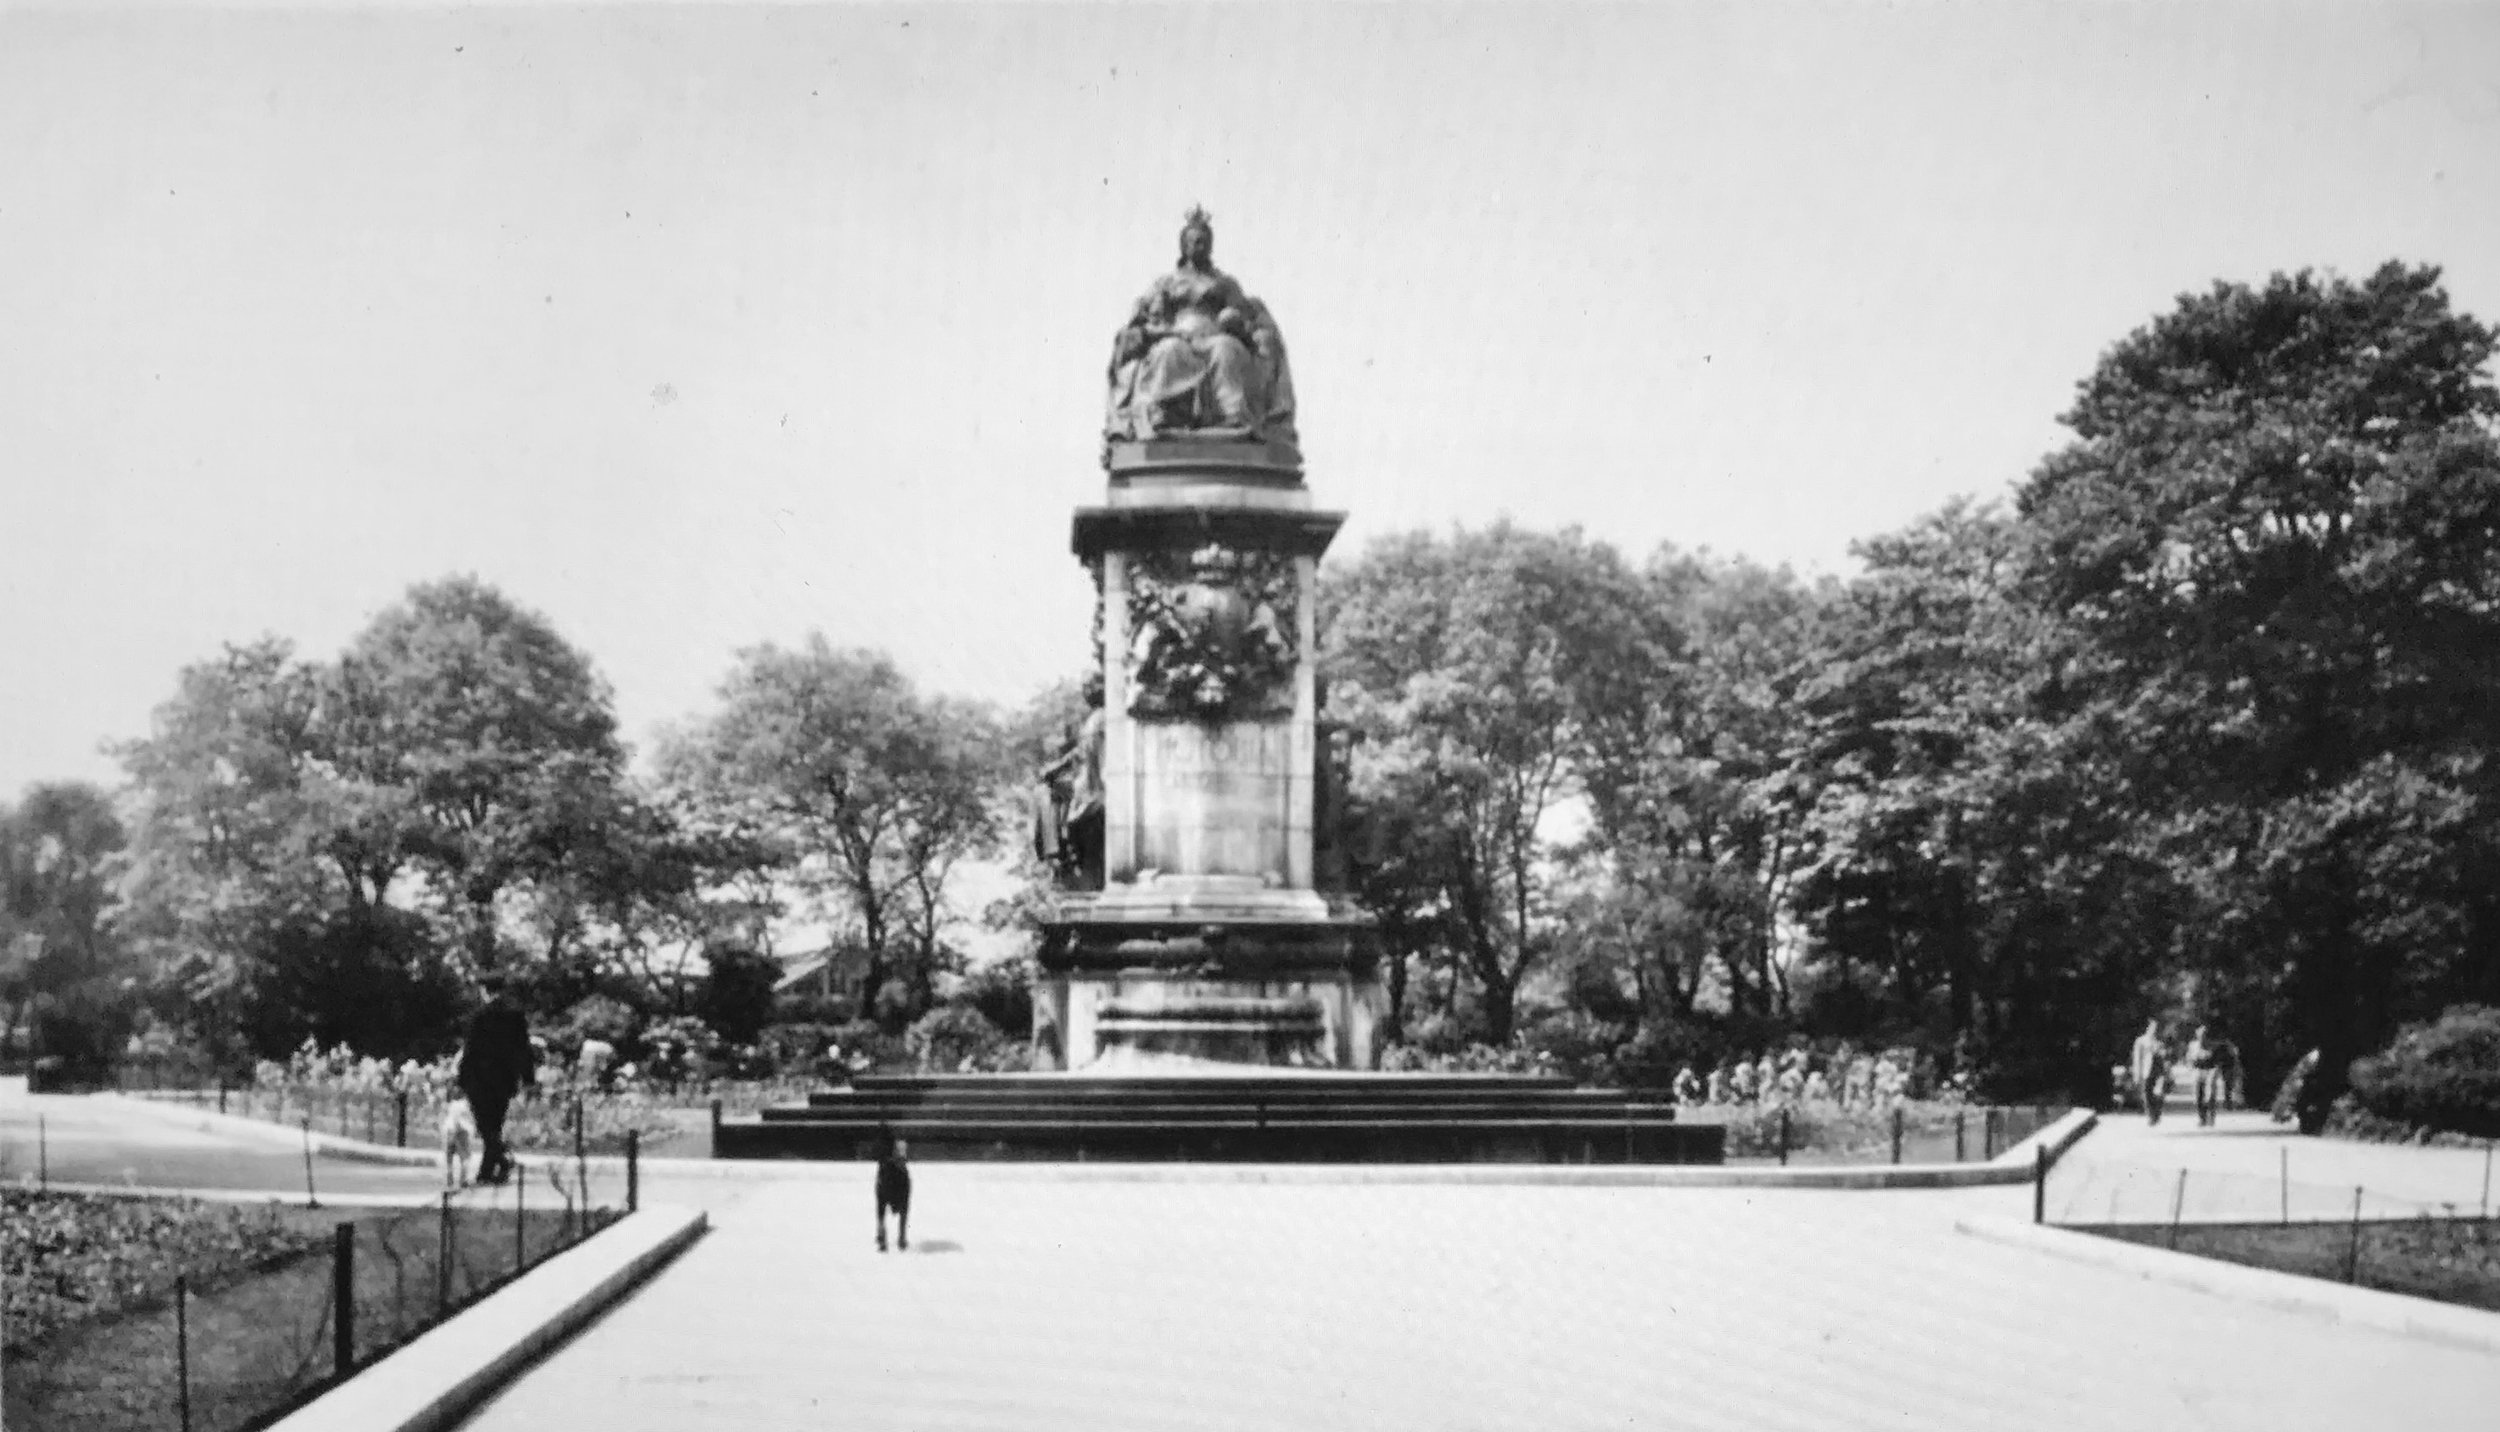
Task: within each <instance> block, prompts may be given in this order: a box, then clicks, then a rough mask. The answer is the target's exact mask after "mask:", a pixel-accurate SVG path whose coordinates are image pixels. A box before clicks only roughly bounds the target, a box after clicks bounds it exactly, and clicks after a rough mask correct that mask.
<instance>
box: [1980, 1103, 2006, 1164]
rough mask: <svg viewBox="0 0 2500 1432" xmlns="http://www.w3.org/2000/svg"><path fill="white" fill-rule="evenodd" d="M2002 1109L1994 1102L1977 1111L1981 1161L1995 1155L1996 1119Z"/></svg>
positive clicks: (2000, 1115)
mask: <svg viewBox="0 0 2500 1432" xmlns="http://www.w3.org/2000/svg"><path fill="white" fill-rule="evenodd" d="M2003 1114H2004V1111H2003V1110H2002V1109H1999V1108H1998V1107H1997V1106H1995V1105H1994V1104H1991V1105H1989V1106H1988V1107H1987V1108H1985V1109H1982V1110H1980V1111H1979V1158H1980V1161H1981V1162H1982V1163H1985V1162H1986V1161H1988V1160H1989V1159H1992V1158H1995V1157H1996V1156H1997V1120H1998V1119H1999V1118H2000V1117H2002V1115H2003Z"/></svg>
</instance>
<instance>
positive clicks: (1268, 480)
mask: <svg viewBox="0 0 2500 1432" xmlns="http://www.w3.org/2000/svg"><path fill="white" fill-rule="evenodd" d="M1105 465H1106V467H1107V468H1108V469H1109V472H1110V485H1109V489H1108V491H1107V492H1106V494H1105V500H1104V503H1103V505H1102V506H1100V507H1089V508H1082V509H1079V511H1078V512H1077V514H1076V522H1075V534H1074V547H1075V550H1076V555H1077V556H1078V558H1079V559H1080V560H1082V561H1084V562H1085V563H1086V565H1087V566H1088V568H1089V569H1091V570H1092V571H1093V572H1094V573H1095V575H1096V578H1097V581H1098V584H1099V588H1100V604H1099V607H1098V609H1097V613H1096V616H1097V631H1098V635H1099V640H1100V657H1099V659H1100V660H1101V663H1102V678H1103V679H1102V691H1103V720H1102V727H1101V729H1102V751H1101V755H1100V758H1099V759H1100V769H1101V779H1102V843H1103V850H1102V861H1101V868H1102V872H1103V883H1102V888H1101V889H1099V890H1090V891H1066V892H1062V894H1061V896H1060V897H1059V900H1058V903H1057V908H1056V909H1055V911H1054V914H1053V917H1052V918H1051V919H1050V920H1049V921H1047V922H1046V923H1045V926H1044V936H1043V943H1042V950H1041V965H1042V973H1043V978H1042V980H1041V982H1040V988H1039V989H1038V990H1037V999H1036V1005H1037V1008H1036V1013H1035V1039H1036V1049H1035V1055H1036V1065H1037V1067H1057V1068H1063V1069H1070V1070H1095V1071H1097V1072H1111V1071H1113V1070H1117V1069H1140V1070H1154V1071H1156V1072H1168V1071H1170V1070H1172V1069H1174V1068H1188V1067H1205V1068H1208V1069H1210V1070H1212V1071H1220V1070H1221V1069H1222V1068H1224V1067H1227V1066H1248V1067H1277V1066H1284V1067H1306V1068H1328V1069H1368V1068H1371V1067H1373V1063H1374V1058H1375V1047H1374V1036H1373V1030H1374V1025H1375V1021H1376V1018H1377V1016H1378V1014H1379V1012H1380V1011H1381V1010H1382V1009H1383V1007H1384V999H1383V995H1382V990H1381V986H1380V982H1379V976H1378V971H1377V963H1378V957H1377V950H1376V942H1375V940H1374V938H1373V932H1372V927H1371V924H1370V922H1369V921H1368V920H1367V919H1365V918H1364V917H1362V916H1361V915H1359V914H1357V913H1355V912H1354V911H1353V910H1352V909H1351V908H1350V907H1349V906H1348V905H1347V904H1346V903H1345V901H1344V900H1343V898H1342V896H1338V895H1335V894H1333V893H1332V892H1327V891H1323V890H1322V889H1320V888H1319V886H1320V879H1319V876H1320V871H1319V869H1318V867H1317V864H1316V863H1315V860H1314V847H1315V843H1316V842H1315V835H1316V833H1317V827H1318V824H1319V822H1321V821H1322V820H1323V819H1325V812H1324V811H1323V810H1322V808H1321V807H1322V801H1321V798H1320V792H1321V784H1322V783H1321V778H1320V763H1321V761H1322V759H1323V751H1322V749H1321V743H1320V740H1319V710H1318V704H1319V673H1318V668H1317V664H1316V648H1317V636H1318V609H1317V593H1316V590H1315V583H1316V577H1317V573H1318V566H1319V558H1320V555H1321V553H1323V552H1324V551H1325V550H1326V549H1327V546H1328V543H1329V541H1330V539H1331V538H1333V537H1334V536H1335V535H1336V531H1337V528H1338V526H1339V524H1341V523H1342V522H1343V521H1344V514H1342V513H1336V512H1323V511H1318V510H1315V509H1314V507H1313V506H1312V502H1311V495H1310V491H1309V489H1308V488H1307V487H1305V486H1304V485H1303V482H1302V474H1301V472H1300V469H1299V467H1298V465H1297V462H1296V459H1295V458H1294V457H1293V455H1292V453H1291V452H1290V450H1288V449H1284V448H1281V447H1275V446H1271V445H1268V444H1264V443H1257V442H1242V441H1236V442H1223V441H1208V440H1196V441H1171V442H1154V443H1114V444H1113V445H1112V446H1111V449H1110V451H1109V453H1108V455H1107V460H1106V464H1105Z"/></svg>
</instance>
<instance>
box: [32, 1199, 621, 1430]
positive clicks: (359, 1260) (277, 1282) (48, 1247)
mask: <svg viewBox="0 0 2500 1432" xmlns="http://www.w3.org/2000/svg"><path fill="white" fill-rule="evenodd" d="M553 1187H554V1185H553V1181H552V1180H545V1181H543V1183H542V1187H541V1188H540V1189H534V1190H532V1191H531V1193H530V1195H529V1200H528V1212H527V1213H526V1215H523V1214H521V1213H519V1211H518V1210H517V1208H516V1207H515V1206H514V1205H513V1204H512V1203H510V1202H509V1201H507V1200H505V1199H504V1198H502V1197H501V1196H500V1195H499V1194H487V1195H479V1196H472V1197H469V1198H463V1199H453V1200H447V1201H445V1202H444V1203H442V1204H439V1205H434V1206H427V1207H420V1208H414V1209H371V1208H367V1209H356V1210H332V1209H307V1208H297V1207H281V1206H279V1205H276V1204H267V1205H262V1206H259V1207H255V1208H246V1207H241V1206H236V1205H220V1204H203V1203H197V1202H189V1201H184V1200H177V1199H141V1198H103V1197H96V1196H92V1195H77V1194H55V1193H36V1192H33V1191H31V1190H21V1191H11V1192H9V1193H8V1195H7V1199H8V1201H7V1204H6V1213H7V1229H6V1232H7V1240H6V1243H7V1250H8V1264H9V1266H8V1273H9V1295H10V1300H9V1309H8V1313H9V1344H8V1347H7V1350H6V1353H5V1356H6V1358H7V1361H8V1369H7V1375H6V1399H7V1402H6V1409H5V1415H4V1416H0V1421H5V1423H6V1424H7V1425H9V1426H15V1427H41V1428H46V1429H50V1432H137V1429H142V1428H148V1429H155V1428H165V1427H173V1426H179V1425H188V1426H189V1427H191V1428H192V1429H194V1432H221V1429H229V1428H232V1429H243V1428H251V1427H257V1426H261V1425H264V1424H265V1423H266V1422H267V1421H268V1420H269V1419H271V1418H272V1417H274V1416H276V1415H278V1414H280V1413H283V1412H284V1411H286V1410H288V1409H290V1408H292V1407H294V1406H296V1405H298V1404H300V1403H302V1402H304V1401H306V1400H307V1399H309V1398H311V1397H313V1396H316V1395H318V1394H319V1393H320V1392H321V1391H322V1390H323V1389H324V1388H326V1387H328V1386H330V1385H331V1384H333V1383H334V1382H335V1381H336V1380H337V1379H338V1377H339V1376H340V1373H341V1369H340V1367H339V1363H338V1338H339V1335H340V1332H341V1325H340V1322H339V1320H338V1319H337V1316H336V1309H337V1304H336V1302H335V1290H336V1289H337V1287H338V1286H339V1281H340V1277H341V1269H342V1266H343V1265H341V1264H340V1263H339V1262H338V1261H336V1251H335V1250H336V1249H337V1247H338V1240H339V1237H340V1234H339V1231H338V1230H339V1228H340V1227H341V1225H342V1224H345V1225H348V1226H350V1227H351V1228H352V1233H351V1234H349V1235H348V1241H349V1242H350V1243H351V1244H352V1245H353V1247H354V1250H355V1251H354V1253H353V1255H352V1257H353V1262H352V1264H348V1265H344V1266H345V1268H346V1273H347V1276H348V1281H349V1286H350V1288H351V1290H352V1294H353V1296H352V1304H351V1306H352V1309H353V1312H352V1315H351V1316H350V1317H349V1318H348V1319H347V1320H346V1322H345V1333H346V1336H347V1340H348V1345H349V1349H350V1359H349V1364H348V1365H349V1368H350V1369H360V1368H362V1367H364V1366H366V1365H368V1364H370V1363H371V1362H373V1361H374V1360H375V1359H377V1358H380V1357H382V1356H385V1355H387V1354H388V1353H389V1352H391V1351H392V1350H393V1349H395V1348H397V1347H399V1346H401V1345H402V1344H404V1343H406V1342H407V1341H408V1340H409V1339H410V1338H412V1337H415V1336H416V1335H417V1334H418V1333H420V1332H422V1331H424V1330H425V1329H426V1328H428V1327H430V1326H432V1325H433V1324H434V1323H436V1322H438V1321H440V1320H441V1319H442V1318H443V1317H446V1316H449V1315H450V1314H451V1313H454V1312H457V1311H459V1310H460V1309H461V1308H463V1307H465V1306H467V1305H468V1304H470V1303H471V1302H474V1301H475V1300H476V1299H478V1298H480V1297H483V1296H485V1295H486V1294H487V1293H490V1292H492V1291H494V1289H495V1288H497V1287H499V1286H501V1285H502V1284H503V1283H504V1282H506V1281H509V1280H510V1279H511V1278H512V1277H514V1276H516V1275H517V1274H518V1273H519V1272H520V1271H522V1270H523V1269H525V1268H527V1267H529V1266H533V1265H535V1264H537V1263H539V1262H542V1261H544V1260H545V1259H546V1258H547V1257H548V1256H550V1255H552V1254H554V1253H556V1252H559V1251H561V1250H563V1249H565V1248H567V1247H570V1246H572V1245H573V1244H575V1243H577V1242H579V1241H580V1240H581V1239H583V1238H586V1237H588V1236H590V1235H591V1234H592V1233H594V1232H596V1231H598V1230H599V1229H600V1228H602V1227H604V1226H606V1224H607V1223H608V1222H610V1221H611V1220H612V1219H613V1217H614V1214H613V1213H612V1212H610V1211H608V1210H604V1209H591V1208H586V1207H582V1206H580V1205H578V1204H573V1205H568V1204H567V1203H566V1202H564V1200H563V1197H562V1195H560V1194H556V1193H553V1192H551V1190H552V1189H553ZM542 1200H543V1202H542ZM177 1274H179V1275H181V1276H182V1278H183V1280H184V1284H185V1294H184V1295H183V1296H181V1297H179V1298H177V1296H176V1294H175V1282H174V1280H175V1277H176V1275H177Z"/></svg>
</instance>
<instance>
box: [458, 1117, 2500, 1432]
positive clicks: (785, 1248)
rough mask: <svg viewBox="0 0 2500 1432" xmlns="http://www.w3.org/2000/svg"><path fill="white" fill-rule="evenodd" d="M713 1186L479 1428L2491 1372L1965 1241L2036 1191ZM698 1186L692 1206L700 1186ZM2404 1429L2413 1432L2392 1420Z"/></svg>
mask: <svg viewBox="0 0 2500 1432" xmlns="http://www.w3.org/2000/svg"><path fill="white" fill-rule="evenodd" d="M1003 1172H1004V1171H1002V1170H997V1169H983V1170H980V1171H979V1172H978V1174H977V1175H970V1176H966V1175H961V1174H959V1173H958V1171H957V1170H955V1169H950V1168H948V1167H947V1166H944V1165H926V1166H924V1167H923V1168H922V1170H921V1172H920V1195H919V1197H920V1202H921V1208H920V1218H919V1226H918V1227H917V1228H916V1229H915V1232H916V1233H917V1234H918V1237H919V1240H920V1241H919V1242H918V1243H917V1244H916V1245H915V1249H914V1251H913V1253H911V1254H909V1255H902V1254H888V1255H884V1256H880V1255H879V1254H878V1253H877V1252H876V1250H875V1247H874V1244H873V1241H872V1238H871V1226H870V1207H871V1200H870V1192H869V1185H868V1182H867V1174H866V1171H865V1170H861V1171H860V1172H859V1175H858V1176H857V1177H851V1178H840V1179H832V1180H825V1179H818V1180H814V1181H810V1182H806V1183H799V1182H760V1183H736V1184H732V1183H729V1182H727V1181H722V1182H720V1183H717V1184H715V1185H714V1189H713V1193H714V1201H713V1202H712V1203H711V1208H712V1212H713V1225H714V1229H715V1231H714V1232H713V1233H712V1234H711V1236H710V1237H708V1238H707V1239H706V1240H705V1241H704V1242H702V1243H701V1244H698V1245H697V1246H696V1247H695V1248H694V1249H693V1250H692V1251H691V1252H690V1253H689V1254H687V1255H686V1257H685V1258H684V1259H682V1260H681V1261H680V1262H679V1263H678V1264H677V1265H675V1266H674V1267H673V1268H671V1269H670V1270H669V1271H668V1272H666V1273H664V1274H662V1275H661V1276H660V1278H659V1279H658V1280H657V1281H656V1282H655V1283H653V1284H652V1285H651V1286H650V1287H648V1288H646V1289H645V1290H644V1291H643V1292H642V1293H641V1294H639V1295H638V1296H637V1297H635V1298H634V1299H633V1300H632V1301H631V1302H629V1303H627V1304H625V1305H624V1306H623V1307H621V1308H619V1309H617V1310H616V1311H615V1312H613V1313H612V1314H610V1315H609V1316H608V1317H607V1318H606V1319H605V1320H603V1321H602V1322H601V1323H600V1324H598V1325H597V1326H596V1327H594V1328H592V1329H591V1330H590V1331H589V1332H588V1333H586V1334H585V1335H584V1336H582V1337H581V1338H579V1339H578V1340H576V1341H575V1342H574V1343H572V1344H571V1345H569V1346H567V1347H565V1348H563V1349H561V1350H559V1351H558V1352H557V1353H556V1354H554V1355H553V1356H552V1357H550V1358H549V1359H548V1360H547V1361H546V1362H545V1363H543V1364H542V1365H540V1366H539V1367H538V1368H537V1369H535V1370H534V1371H532V1372H531V1373H529V1374H528V1375H526V1376H525V1377H524V1378H523V1379H522V1380H521V1381H520V1382H519V1383H517V1384H516V1385H514V1386H513V1387H512V1388H511V1389H510V1390H508V1391H507V1392H506V1393H505V1394H504V1395H503V1396H502V1397H500V1398H499V1399H497V1400H496V1401H495V1402H493V1403H492V1404H490V1405H489V1406H488V1407H487V1408H485V1409H484V1410H483V1411H481V1413H480V1414H479V1415H478V1416H477V1417H476V1419H475V1420H474V1422H473V1424H472V1425H473V1426H474V1427H476V1428H478V1429H482V1432H543V1429H545V1428H547V1427H551V1426H596V1427H599V1428H601V1429H602V1432H635V1429H646V1428H647V1429H654V1432H657V1429H671V1432H676V1429H686V1428H704V1427H717V1428H737V1429H739V1432H770V1429H781V1428H791V1429H798V1428H806V1429H819V1428H825V1427H841V1428H862V1429H887V1428H891V1429H907V1428H909V1429H937V1428H953V1427H963V1428H974V1427H978V1428H1037V1429H1040V1428H1053V1429H1055V1428H1069V1429H1078V1428H1082V1429H1086V1432H1098V1429H1117V1428H1140V1429H1144V1428H1155V1429H1169V1428H1175V1427H1188V1428H1241V1429H1254V1428H1255V1429H1275V1428H1288V1427H1291V1428H1326V1427H1398V1428H1417V1429H1424V1428H1432V1429H1442V1428H1453V1429H1455V1428H1488V1429H1491V1428H1504V1429H1508V1428H1525V1427H1535V1428H1555V1427H1589V1428H1600V1427H1605V1428H1622V1427H1667V1428H1683V1427H1690V1428H1745V1427H1795V1428H1855V1427H1865V1428H1916V1429H1949V1428H1973V1429H1978V1428H1987V1429H1992V1432H1995V1429H2004V1428H2044V1427H2058V1428H2100V1427H2108V1428H2129V1429H2139V1428H2143V1427H2147V1426H2165V1427H2180V1428H2249V1429H2252V1432H2253V1429H2266V1432H2282V1429H2287V1428H2307V1427H2315V1428H2334V1429H2339V1432H2341V1429H2357V1428H2369V1427H2381V1426H2390V1425H2403V1426H2405V1427H2408V1428H2416V1429H2432V1428H2459V1429H2463V1428H2476V1429H2485V1428H2489V1427H2490V1426H2491V1425H2492V1407H2493V1406H2494V1399H2495V1398H2496V1397H2500V1359H2495V1358H2492V1357H2490V1356H2487V1355H2484V1354H2480V1353H2473V1352H2467V1351H2464V1350H2461V1349H2455V1348H2449V1347H2444V1346H2439V1345H2435V1344H2429V1343H2424V1342H2419V1341H2411V1340H2407V1339H2404V1338H2401V1337H2397V1336H2394V1335H2391V1334H2384V1333H2377V1332H2367V1331H2354V1330H2349V1329H2346V1330H2335V1329H2332V1328H2329V1327H2327V1326H2325V1325H2324V1324H2322V1323H2319V1322H2317V1321H2315V1320H2313V1319H2310V1318H2306V1317H2303V1316H2300V1315H2297V1314H2290V1313H2283V1312H2276V1311H2270V1310H2267V1309H2263V1308H2257V1307H2251V1306H2248V1305H2245V1304H2240V1303H2235V1302H2230V1301H2226V1300H2223V1299H2220V1298H2215V1297H2212V1296H2209V1295H2205V1294H2200V1293H2195V1292H2190V1291H2186V1290H2183V1289H2177V1288H2171V1287H2166V1286H2160V1285H2155V1284H2151V1283H2147V1282H2144V1281H2142V1280H2140V1279H2136V1278H2132V1277H2129V1276H2127V1275H2124V1274H2121V1273H2116V1272H2111V1271H2107V1270H2103V1269H2097V1268H2091V1267H2084V1266H2079V1265H2074V1264H2069V1263H2067V1262H2065V1261H2063V1260H2060V1259H2053V1258H2047V1257H2042V1256H2040V1255H2038V1254H2034V1253H2030V1252H2026V1251H2024V1250H2020V1249H2016V1248H2010V1247H2003V1246H1999V1245H1996V1244H1993V1243H1989V1242H1984V1241H1981V1240H1978V1239H1974V1238H1970V1237H1967V1236H1964V1235H1960V1234H1957V1233H1955V1232H1954V1231H1953V1228H1952V1220H1953V1217H1954V1216H1955V1215H1956V1214H1957V1213H1971V1212H1997V1213H2004V1214H2009V1215H2027V1214H2028V1200H2029V1192H2028V1190H2026V1189H2015V1188H2007V1189H1975V1190H1963V1191H1949V1192H1884V1193H1848V1192H1818V1193H1806V1192H1784V1191H1783V1192H1773V1191H1757V1190H1742V1189H1730V1190H1685V1189H1607V1188H1574V1187H1518V1186H1484V1187H1467V1186H1424V1187H1418V1186H1407V1187H1400V1186H1383V1185H1262V1184H1247V1183H1208V1182H1194V1181H1193V1182H1185V1183H1168V1184H1157V1183H1077V1182H1062V1181H1052V1180H1049V1179H1032V1178H1029V1176H1028V1178H1027V1179H1023V1180H1019V1179H1017V1178H1012V1177H1006V1176H1002V1174H1003ZM689 1182H691V1181H689ZM2400 1411H2401V1414H2402V1415H2401V1418H2399V1417H2398V1415H2397V1414H2398V1413H2399V1412H2400Z"/></svg>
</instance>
